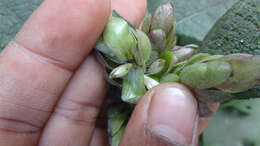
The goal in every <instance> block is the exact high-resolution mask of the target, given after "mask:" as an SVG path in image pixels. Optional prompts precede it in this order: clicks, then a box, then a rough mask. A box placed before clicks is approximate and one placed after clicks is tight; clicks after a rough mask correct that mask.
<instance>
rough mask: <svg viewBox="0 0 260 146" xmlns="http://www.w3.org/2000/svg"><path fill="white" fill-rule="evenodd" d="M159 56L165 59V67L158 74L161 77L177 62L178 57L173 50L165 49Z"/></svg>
mask: <svg viewBox="0 0 260 146" xmlns="http://www.w3.org/2000/svg"><path fill="white" fill-rule="evenodd" d="M159 58H161V59H163V60H165V65H164V68H163V69H162V71H161V72H160V73H158V75H156V76H158V77H161V76H162V75H164V74H165V73H168V72H169V71H170V70H171V69H172V67H173V65H174V64H175V63H176V62H177V57H176V56H175V55H173V53H172V52H171V51H168V50H165V51H163V52H162V53H161V54H160V56H159Z"/></svg>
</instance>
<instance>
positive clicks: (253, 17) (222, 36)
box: [200, 0, 260, 98]
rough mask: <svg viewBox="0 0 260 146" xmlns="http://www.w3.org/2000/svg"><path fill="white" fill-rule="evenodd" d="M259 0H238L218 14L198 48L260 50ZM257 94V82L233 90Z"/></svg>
mask: <svg viewBox="0 0 260 146" xmlns="http://www.w3.org/2000/svg"><path fill="white" fill-rule="evenodd" d="M259 7H260V0H240V1H239V2H237V3H236V4H235V5H234V6H233V7H232V8H231V9H230V10H228V12H227V13H226V14H225V15H224V16H223V17H221V18H220V19H219V20H218V22H217V23H216V24H215V25H214V27H213V28H212V29H211V31H210V32H209V33H208V34H207V36H206V37H205V39H204V41H203V44H202V46H201V47H200V50H201V51H202V52H207V53H213V54H231V53H250V54H255V55H257V54H258V55H259V54H260V39H259V38H260V30H259V29H260V11H259ZM236 95H238V98H248V97H254V98H256V97H260V86H259V85H258V86H256V87H255V88H253V89H250V90H249V91H247V92H243V93H239V94H236Z"/></svg>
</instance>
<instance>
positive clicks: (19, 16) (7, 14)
mask: <svg viewBox="0 0 260 146" xmlns="http://www.w3.org/2000/svg"><path fill="white" fill-rule="evenodd" d="M41 1H42V0H0V51H1V50H2V49H3V48H4V46H5V45H6V44H7V43H8V42H9V41H10V40H11V39H12V38H13V37H14V35H15V34H16V33H17V31H18V30H19V29H20V28H21V27H22V25H23V24H24V22H25V20H26V19H27V18H28V17H29V16H30V15H31V13H32V11H33V10H34V9H36V8H37V6H38V5H39V4H40V3H41Z"/></svg>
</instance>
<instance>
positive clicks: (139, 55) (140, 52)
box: [133, 30, 152, 67]
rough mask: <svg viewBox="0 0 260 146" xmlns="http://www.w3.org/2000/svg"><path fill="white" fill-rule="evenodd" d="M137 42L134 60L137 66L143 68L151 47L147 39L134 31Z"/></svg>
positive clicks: (140, 32) (143, 34) (141, 33)
mask: <svg viewBox="0 0 260 146" xmlns="http://www.w3.org/2000/svg"><path fill="white" fill-rule="evenodd" d="M136 36H137V40H138V47H137V50H136V51H135V52H133V53H134V54H135V60H136V62H137V64H139V65H141V66H143V67H145V64H146V62H147V61H148V60H149V58H150V56H151V52H152V47H151V43H150V40H149V38H148V37H147V36H146V34H145V33H143V32H142V31H140V30H137V31H136Z"/></svg>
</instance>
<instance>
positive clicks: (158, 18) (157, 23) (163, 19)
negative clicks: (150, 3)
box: [151, 2, 174, 34]
mask: <svg viewBox="0 0 260 146" xmlns="http://www.w3.org/2000/svg"><path fill="white" fill-rule="evenodd" d="M173 11H174V8H173V4H172V3H171V2H167V3H163V4H161V5H160V6H159V7H158V8H157V9H156V11H155V13H154V15H153V18H152V24H151V29H152V30H154V29H162V30H163V31H164V32H165V33H166V34H168V32H169V31H170V30H171V28H172V24H173V21H174V14H173Z"/></svg>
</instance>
